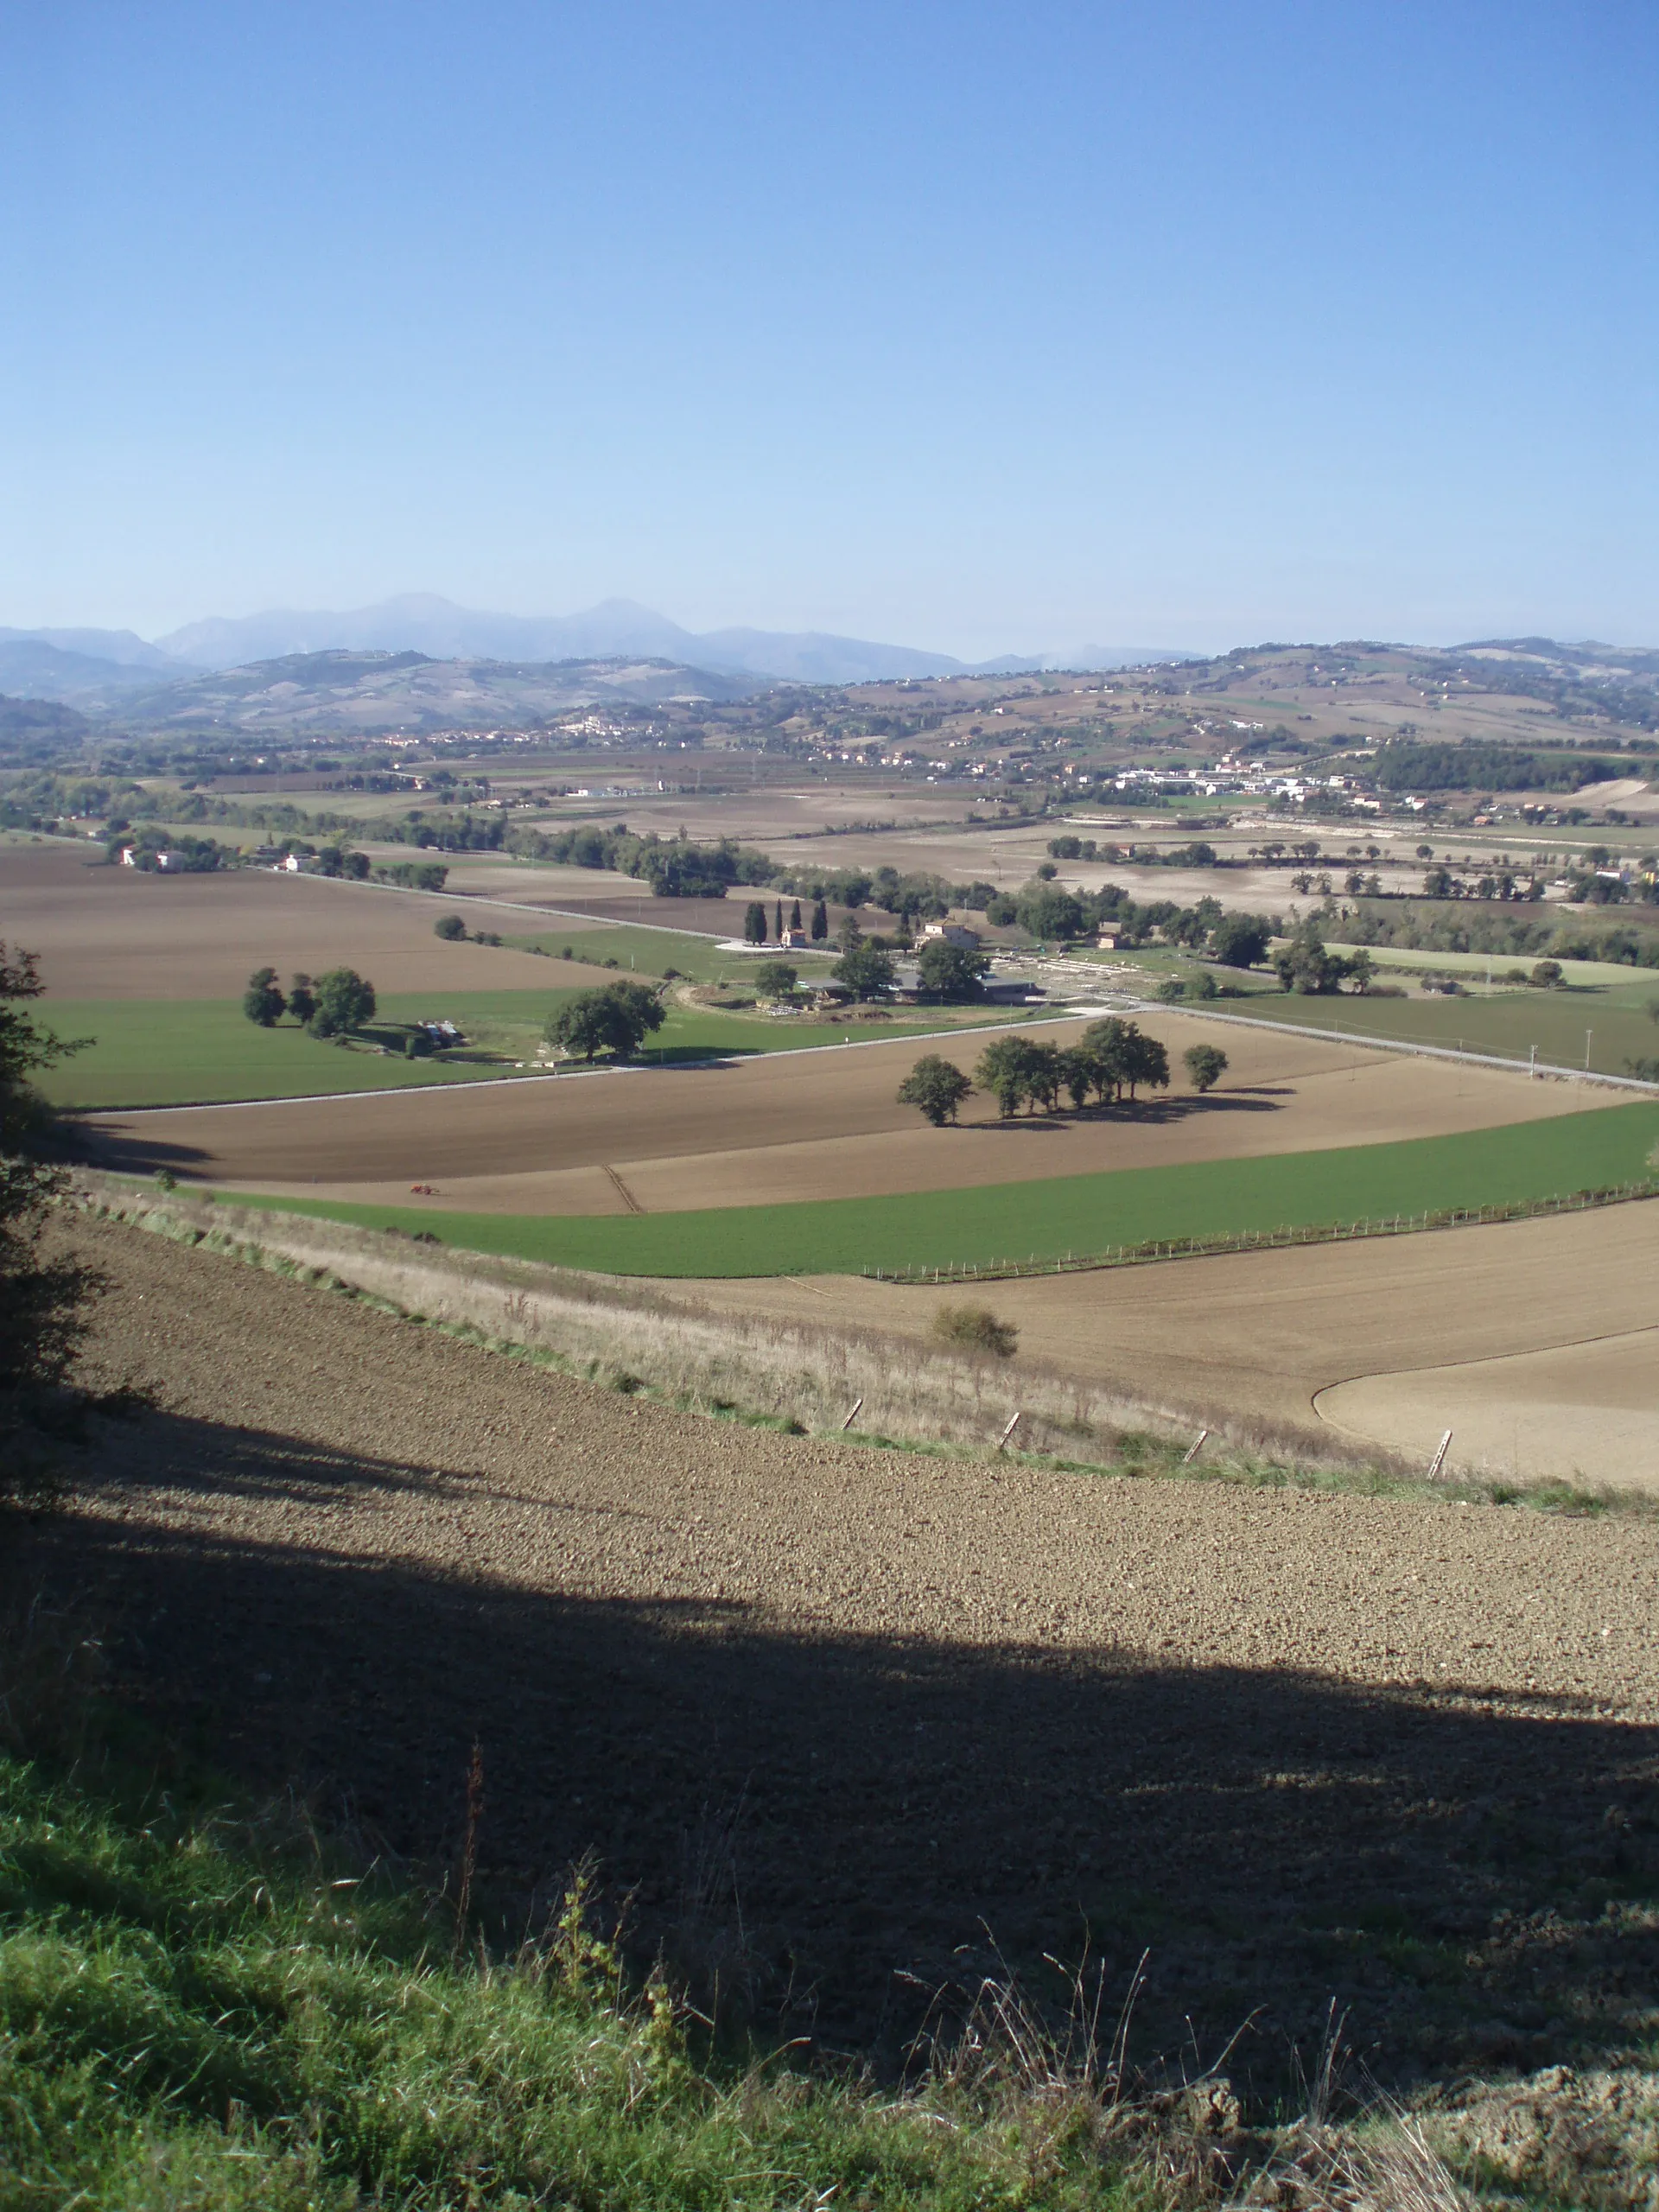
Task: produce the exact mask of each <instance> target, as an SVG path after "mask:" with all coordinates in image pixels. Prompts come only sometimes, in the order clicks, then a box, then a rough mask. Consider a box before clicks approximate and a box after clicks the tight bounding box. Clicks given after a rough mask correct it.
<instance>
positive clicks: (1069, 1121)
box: [963, 1090, 1294, 1129]
mask: <svg viewBox="0 0 1659 2212" xmlns="http://www.w3.org/2000/svg"><path fill="white" fill-rule="evenodd" d="M1279 1096H1281V1094H1280V1093H1279V1092H1276V1091H1275V1092H1273V1093H1270V1094H1268V1095H1267V1096H1249V1094H1247V1093H1245V1092H1242V1091H1236V1090H1234V1091H1214V1090H1212V1091H1209V1092H1207V1093H1205V1095H1203V1096H1198V1095H1193V1096H1183V1097H1177V1098H1133V1099H1132V1098H1124V1099H1120V1100H1119V1101H1118V1102H1117V1103H1116V1105H1110V1106H1083V1107H1075V1106H1062V1107H1059V1108H1058V1109H1056V1110H1055V1111H1054V1112H1053V1113H1052V1114H1045V1113H1041V1112H1039V1113H1021V1114H1010V1115H1007V1116H1001V1115H991V1116H985V1117H984V1118H982V1119H981V1120H978V1121H975V1122H964V1123H963V1127H964V1128H975V1129H1065V1128H1071V1127H1072V1126H1073V1125H1074V1124H1076V1125H1084V1126H1092V1125H1093V1124H1095V1123H1096V1122H1135V1124H1137V1125H1138V1126H1141V1127H1143V1128H1166V1127H1168V1126H1170V1125H1172V1124H1173V1123H1175V1122H1185V1121H1190V1120H1192V1118H1193V1116H1196V1115H1208V1114H1276V1113H1279V1112H1280V1111H1281V1108H1280V1107H1279V1106H1278V1104H1277V1103H1275V1102H1276V1100H1277V1099H1278V1097H1279ZM1282 1096H1286V1097H1292V1096H1294V1092H1290V1091H1286V1092H1284V1093H1283V1094H1282Z"/></svg>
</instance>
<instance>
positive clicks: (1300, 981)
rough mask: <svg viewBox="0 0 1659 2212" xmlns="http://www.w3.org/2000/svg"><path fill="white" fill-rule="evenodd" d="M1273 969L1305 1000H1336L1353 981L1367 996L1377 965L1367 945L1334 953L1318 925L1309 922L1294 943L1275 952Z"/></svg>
mask: <svg viewBox="0 0 1659 2212" xmlns="http://www.w3.org/2000/svg"><path fill="white" fill-rule="evenodd" d="M1273 966H1274V973H1275V975H1277V976H1278V978H1279V981H1280V982H1281V985H1282V986H1283V987H1284V988H1285V989H1286V990H1287V991H1294V992H1295V993H1297V994H1298V995H1299V996H1301V997H1304V998H1329V997H1334V996H1335V995H1336V994H1337V993H1338V992H1339V991H1340V990H1341V988H1342V987H1343V985H1344V983H1350V982H1351V983H1352V985H1353V987H1354V989H1355V991H1356V992H1357V993H1358V994H1360V995H1363V994H1364V992H1365V991H1366V990H1367V989H1368V988H1369V987H1370V982H1371V981H1372V978H1373V977H1374V976H1375V975H1376V962H1375V961H1374V960H1373V959H1372V958H1371V956H1370V953H1369V952H1367V951H1366V950H1365V949H1364V947H1363V945H1362V946H1361V947H1360V949H1359V950H1358V951H1357V952H1353V953H1343V952H1332V950H1331V948H1330V947H1329V946H1328V945H1327V944H1325V941H1324V939H1323V938H1322V937H1321V936H1320V934H1319V925H1318V924H1317V923H1314V922H1305V923H1304V924H1303V925H1302V926H1301V928H1300V929H1299V930H1298V931H1297V932H1296V934H1295V935H1294V937H1293V938H1291V940H1290V943H1289V944H1287V945H1285V946H1283V947H1282V948H1281V950H1279V951H1278V952H1276V953H1274V957H1273Z"/></svg>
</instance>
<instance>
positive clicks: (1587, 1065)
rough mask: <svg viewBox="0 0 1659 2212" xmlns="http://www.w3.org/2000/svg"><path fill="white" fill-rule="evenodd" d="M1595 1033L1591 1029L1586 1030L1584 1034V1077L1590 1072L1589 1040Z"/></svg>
mask: <svg viewBox="0 0 1659 2212" xmlns="http://www.w3.org/2000/svg"><path fill="white" fill-rule="evenodd" d="M1594 1035H1595V1031H1594V1030H1593V1029H1586V1031H1585V1033H1584V1071H1585V1073H1586V1075H1588V1074H1589V1072H1590V1039H1592V1037H1593V1036H1594Z"/></svg>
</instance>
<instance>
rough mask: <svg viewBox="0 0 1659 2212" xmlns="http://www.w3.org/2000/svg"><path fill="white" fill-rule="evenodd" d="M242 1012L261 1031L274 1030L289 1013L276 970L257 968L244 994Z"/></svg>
mask: <svg viewBox="0 0 1659 2212" xmlns="http://www.w3.org/2000/svg"><path fill="white" fill-rule="evenodd" d="M242 1011H243V1013H244V1014H246V1015H247V1017H248V1020H250V1021H254V1022H257V1024H258V1025H259V1027H260V1028H261V1029H274V1028H275V1027H276V1026H277V1023H278V1022H279V1021H280V1020H282V1018H283V1014H285V1013H286V1012H287V1011H288V1001H287V1000H286V999H285V998H284V997H283V994H282V992H281V990H280V989H279V988H277V970H276V969H274V968H256V969H254V971H253V973H252V975H251V976H249V978H248V988H247V989H246V990H245V991H244V992H243V994H242Z"/></svg>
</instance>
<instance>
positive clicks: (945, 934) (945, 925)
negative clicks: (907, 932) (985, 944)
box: [921, 922, 979, 952]
mask: <svg viewBox="0 0 1659 2212" xmlns="http://www.w3.org/2000/svg"><path fill="white" fill-rule="evenodd" d="M921 942H922V943H923V944H953V945H955V947H956V948H957V951H958V952H977V951H978V950H979V931H977V930H970V929H969V928H967V927H966V926H965V925H963V923H961V922H929V923H928V924H927V925H926V927H925V929H924V930H923V931H922V935H921Z"/></svg>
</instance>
